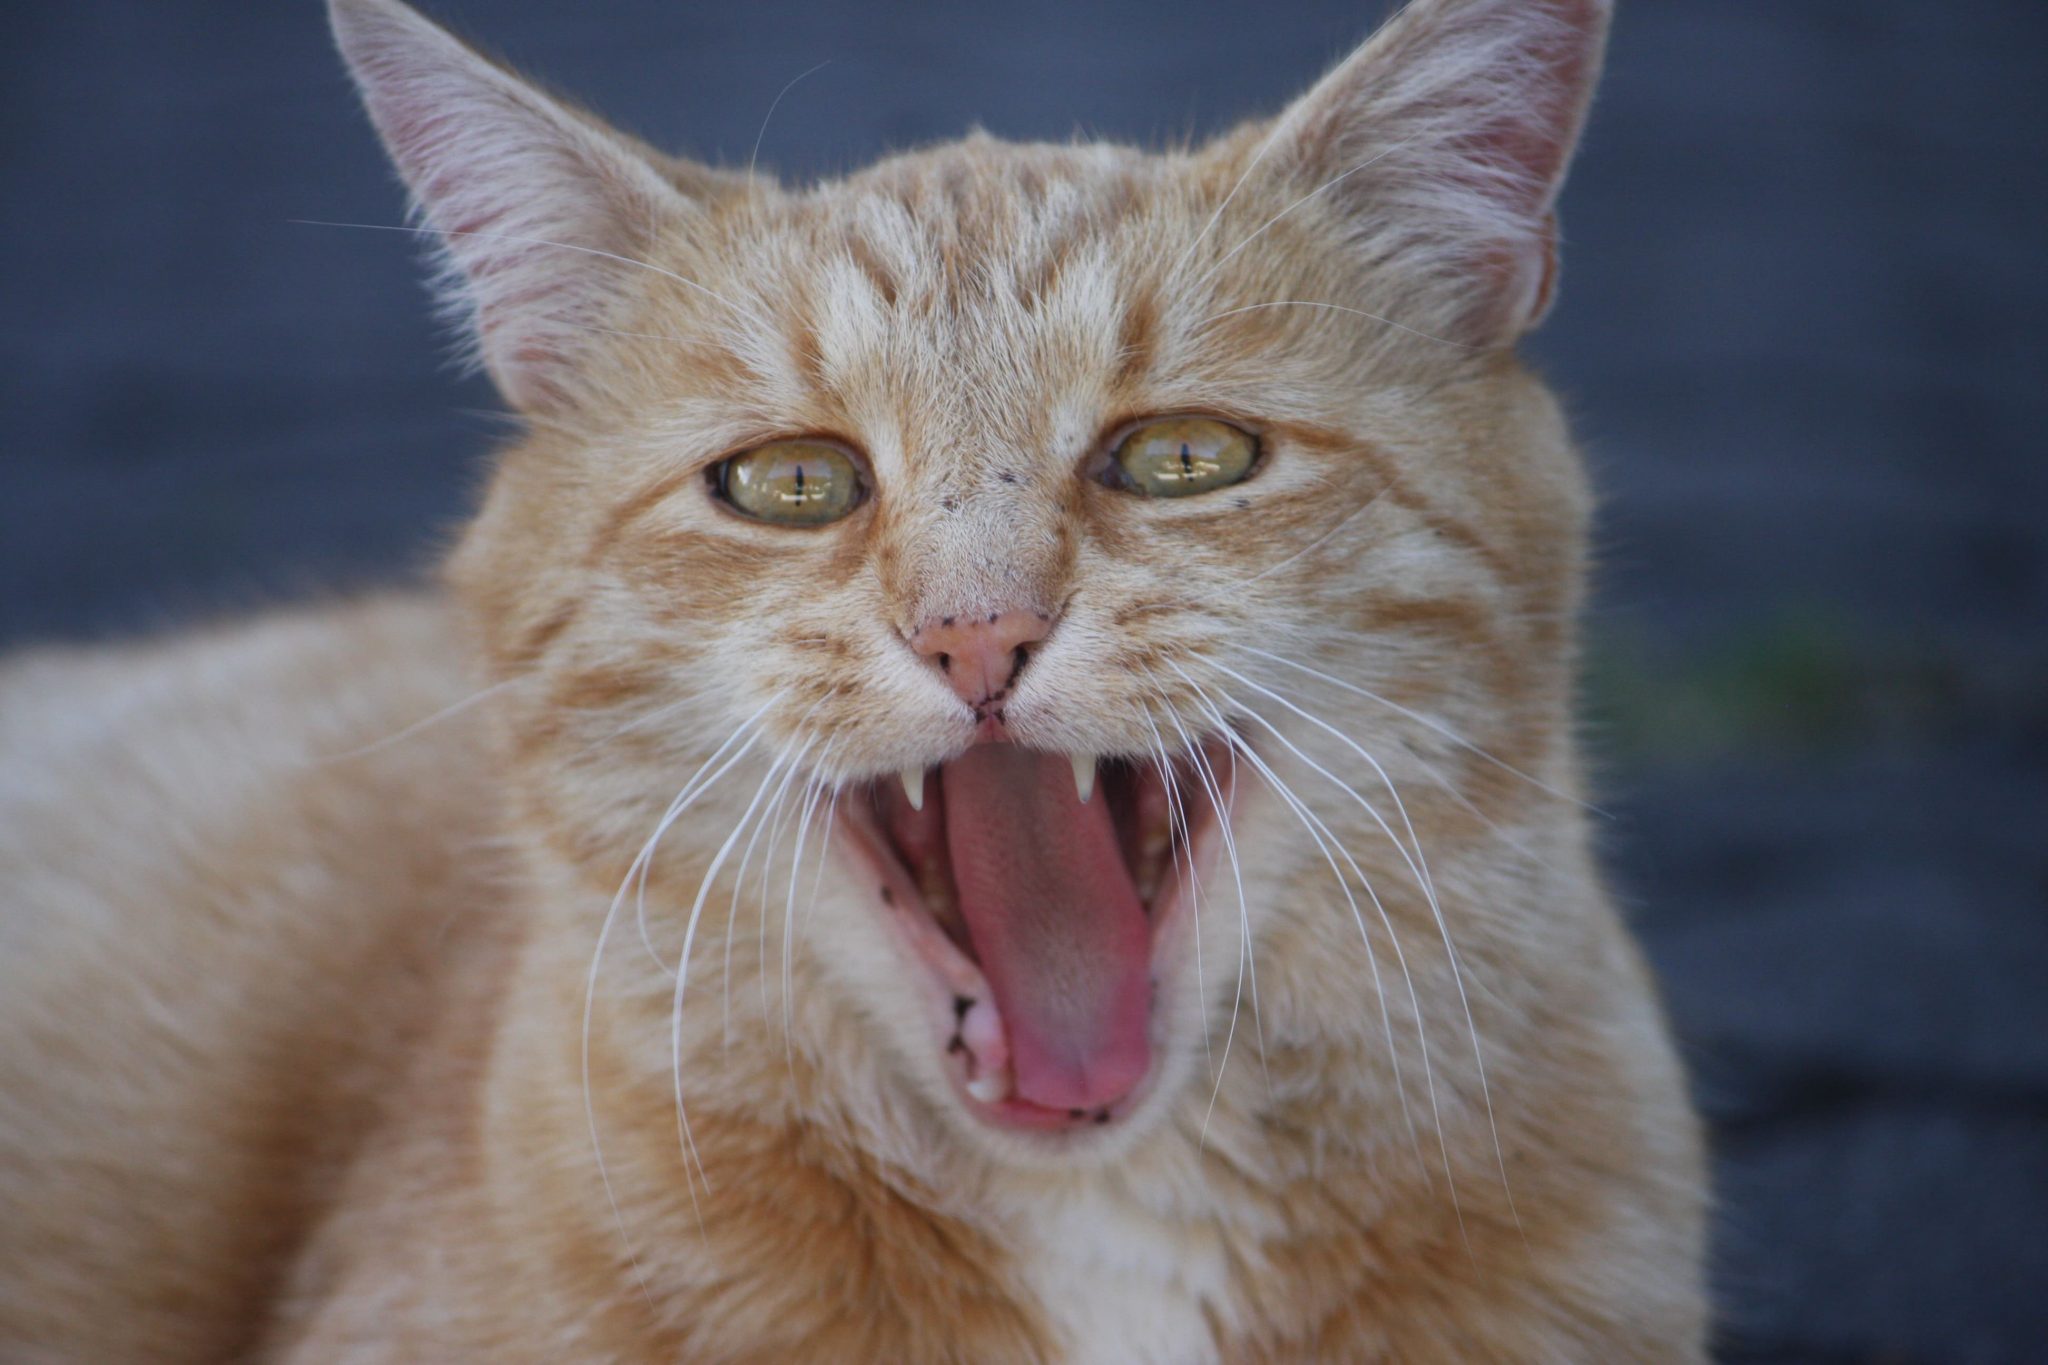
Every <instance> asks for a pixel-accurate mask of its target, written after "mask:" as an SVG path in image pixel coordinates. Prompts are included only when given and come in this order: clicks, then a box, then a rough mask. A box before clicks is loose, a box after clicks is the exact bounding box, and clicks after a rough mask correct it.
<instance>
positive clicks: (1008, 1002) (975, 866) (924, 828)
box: [842, 740, 1233, 1152]
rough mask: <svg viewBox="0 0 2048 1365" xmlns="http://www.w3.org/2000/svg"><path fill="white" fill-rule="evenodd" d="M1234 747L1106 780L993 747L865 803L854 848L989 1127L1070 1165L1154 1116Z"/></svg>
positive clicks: (975, 1111) (946, 1064)
mask: <svg viewBox="0 0 2048 1365" xmlns="http://www.w3.org/2000/svg"><path fill="white" fill-rule="evenodd" d="M1228 752H1229V751H1228V748H1227V745H1226V744H1225V743H1224V742H1223V741H1220V740H1219V741H1216V742H1214V743H1213V744H1211V745H1207V746H1204V748H1203V749H1202V750H1201V751H1200V754H1199V757H1198V758H1196V759H1193V760H1190V759H1185V758H1183V759H1179V760H1175V761H1173V762H1171V763H1165V764H1162V763H1161V762H1159V761H1157V760H1127V759H1106V760H1102V761H1100V762H1099V763H1097V764H1096V765H1095V766H1094V768H1093V772H1094V780H1093V782H1092V783H1090V782H1089V781H1088V778H1087V776H1086V772H1087V771H1088V770H1086V769H1083V768H1082V767H1080V766H1079V765H1076V764H1075V763H1074V762H1073V760H1071V759H1070V757H1069V756H1068V755H1066V754H1058V753H1044V752H1039V751H1034V750H1029V749H1023V748H1020V747H1017V746H1013V745H1008V744H995V745H989V744H982V745H976V746H974V747H973V748H970V749H969V750H967V751H966V752H965V753H963V754H961V755H960V756H959V757H957V758H955V759H953V760H952V761H950V762H947V763H943V764H940V765H939V766H938V767H937V768H935V769H931V770H929V771H928V772H926V773H925V774H923V776H922V779H921V780H920V781H917V782H913V781H910V780H899V779H898V778H896V777H891V778H888V779H885V780H882V781H877V782H874V783H871V784H869V785H867V786H866V787H864V788H861V789H858V790H857V792H855V793H851V795H855V796H856V797H857V799H854V800H851V801H848V802H847V803H845V805H844V806H843V807H842V809H848V808H850V809H849V816H850V818H849V819H848V820H847V821H846V828H847V830H848V831H849V833H850V835H851V840H850V842H851V844H852V845H853V847H854V848H855V849H856V850H857V856H858V859H859V862H860V864H861V865H862V866H863V867H864V868H865V869H866V870H867V871H868V872H869V873H870V874H871V875H872V877H873V881H872V888H873V893H874V898H875V903H876V910H877V913H878V914H879V916H880V917H881V919H882V920H883V921H884V922H885V923H886V924H888V925H889V926H890V929H891V931H892V933H893V935H894V937H895V938H896V940H897V942H898V943H899V945H900V946H901V947H902V948H903V949H904V953H903V956H904V957H905V958H906V959H907V962H908V967H907V970H908V972H909V974H910V975H911V976H912V977H913V978H915V979H916V982H917V985H918V987H920V988H921V989H920V994H921V996H922V999H921V1001H920V1004H921V1010H920V1012H921V1013H922V1014H923V1015H924V1016H925V1017H926V1019H927V1021H928V1024H929V1029H928V1032H929V1037H930V1046H931V1047H932V1048H933V1050H934V1054H935V1056H936V1057H937V1058H938V1060H939V1065H940V1067H941V1069H942V1070H943V1071H944V1073H945V1075H946V1077H947V1078H948V1082H949V1085H950V1089H951V1092H952V1095H953V1098H954V1100H955V1102H956V1103H957V1104H958V1106H959V1108H960V1110H961V1111H962V1112H963V1113H964V1114H965V1115H966V1116H968V1118H969V1119H970V1120H971V1121H972V1122H973V1123H974V1124H975V1125H976V1126H977V1127H982V1128H984V1129H987V1130H992V1131H993V1132H994V1133H1000V1134H1003V1135H1006V1136H1008V1137H1010V1138H1011V1139H1012V1140H1013V1141H1021V1142H1023V1143H1024V1144H1025V1145H1026V1146H1035V1147H1039V1148H1049V1149H1051V1150H1054V1151H1061V1152H1069V1151H1073V1150H1075V1149H1077V1148H1080V1147H1084V1146H1095V1145H1100V1144H1105V1143H1109V1144H1113V1143H1114V1142H1115V1141H1116V1140H1117V1139H1118V1138H1121V1137H1123V1136H1125V1135H1126V1134H1125V1132H1124V1131H1123V1130H1126V1129H1127V1128H1128V1127H1129V1126H1130V1121H1131V1119H1132V1117H1133V1116H1134V1115H1136V1114H1138V1113H1139V1112H1140V1111H1142V1110H1145V1109H1146V1108H1148V1104H1147V1101H1148V1100H1149V1099H1150V1098H1151V1097H1152V1096H1153V1095H1154V1094H1155V1093H1157V1091H1158V1089H1159V1085H1160V1079H1161V1076H1162V1074H1163V1073H1164V1072H1166V1071H1167V1070H1168V1069H1169V1068H1168V1065H1167V1063H1168V1062H1169V1060H1170V1059H1171V1058H1172V1057H1173V1056H1174V1055H1175V1054H1176V1053H1177V1052H1180V1051H1183V1050H1184V1049H1183V1048H1181V1047H1180V1046H1179V1044H1180V1043H1181V1042H1182V1041H1183V1040H1180V1039H1176V1038H1173V1037H1170V1036H1166V1033H1167V1024H1168V1022H1169V1018H1170V1012H1169V1011H1167V1010H1166V1009H1164V1008H1163V1003H1164V1001H1165V1000H1166V999H1167V998H1168V997H1169V994H1170V991H1169V989H1168V987H1169V986H1170V984H1171V982H1170V981H1169V976H1170V974H1171V973H1172V972H1173V971H1174V970H1175V968H1176V966H1177V963H1178V959H1179V957H1181V956H1183V955H1184V954H1182V953H1181V952H1180V951H1179V948H1180V945H1181V942H1182V940H1183V938H1184V932H1183V931H1184V927H1185V925H1186V924H1187V922H1188V921H1189V920H1190V919H1191V917H1192V915H1193V905H1192V898H1191V895H1190V888H1191V887H1192V886H1193V884H1194V875H1195V869H1197V868H1199V867H1201V866H1202V865H1203V864H1204V862H1205V860H1206V858H1207V857H1208V855H1209V851H1210V850H1209V846H1210V844H1211V843H1212V842H1213V840H1214V838H1215V836H1216V834H1217V832H1218V830H1219V827H1220V824H1221V821H1219V815H1218V813H1219V811H1227V810H1228V808H1229V806H1230V802H1231V799H1232V795H1233V792H1232V786H1233V782H1232V776H1233V772H1232V770H1233V765H1232V764H1231V763H1230V762H1229V761H1228ZM920 787H921V790H919V788H920ZM913 798H917V799H916V800H913Z"/></svg>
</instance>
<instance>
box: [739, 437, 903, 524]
mask: <svg viewBox="0 0 2048 1365" xmlns="http://www.w3.org/2000/svg"><path fill="white" fill-rule="evenodd" d="M709 472H710V477H711V486H712V489H713V490H714V491H715V492H716V493H717V494H718V496H719V497H721V498H723V499H725V501H726V502H727V503H729V504H731V505H732V507H733V508H734V509H735V510H737V511H739V512H740V513H742V514H743V515H745V516H749V517H752V518H753V519H754V520H755V521H766V522H772V523H774V524H775V525H777V526H823V525H825V524H826V523H827V522H832V521H837V520H839V519H840V518H841V517H843V516H845V515H846V514H847V513H848V512H851V511H852V510H853V509H854V508H856V507H858V506H859V505H860V501H861V498H862V497H863V496H864V495H865V493H866V485H865V483H864V482H863V481H862V478H861V471H860V466H859V465H857V464H855V463H854V459H853V457H852V456H851V455H848V454H847V453H846V452H845V451H844V450H841V449H840V448H839V447H837V446H834V445H827V444H826V443H825V442H823V441H771V442H769V443H768V444H767V445H764V446H756V447H754V448H753V449H752V450H743V451H741V452H740V453H739V454H737V455H729V456H727V457H726V458H725V459H723V460H720V461H719V462H718V463H717V464H715V465H713V466H711V469H710V471H709Z"/></svg>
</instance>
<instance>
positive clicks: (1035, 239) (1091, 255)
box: [763, 136, 1172, 444]
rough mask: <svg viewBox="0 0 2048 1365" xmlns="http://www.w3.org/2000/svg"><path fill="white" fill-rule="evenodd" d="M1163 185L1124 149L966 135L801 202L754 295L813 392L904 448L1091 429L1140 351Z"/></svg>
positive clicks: (1166, 181) (1146, 163) (1157, 163)
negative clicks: (881, 428) (1081, 423)
mask: <svg viewBox="0 0 2048 1365" xmlns="http://www.w3.org/2000/svg"><path fill="white" fill-rule="evenodd" d="M1171 191H1172V177H1171V176H1170V174H1169V173H1168V172H1167V170H1166V169H1165V167H1164V166H1163V165H1162V164H1161V159H1159V158H1155V157H1149V156H1146V155H1144V154H1141V153H1138V152H1135V151H1131V150H1129V149H1124V148H1115V147H1055V146H1032V145H1017V144H1010V143H1004V142H999V141H997V140H995V139H993V138H988V137H986V136H977V137H974V138H970V139H967V140H964V141H961V142H957V143H952V144H948V145H946V146H944V147H940V148H936V149H932V150H929V151H925V152H919V153H913V154H909V155H905V156H899V157H896V158H892V159H891V160H888V161H885V162H882V163H880V164H879V165H877V166H875V167H873V168H871V169H869V170H867V171H865V172H862V173H860V174H858V175H856V176H853V177H851V178H849V179H847V180H845V181H841V182H836V183H833V184H830V185H827V186H823V187H819V188H817V189H815V190H811V191H807V192H806V193H805V194H803V195H802V196H798V197H795V198H794V199H793V200H792V201H791V202H790V203H789V205H788V208H787V217H786V219H785V220H784V223H783V224H782V226H781V230H780V231H779V232H778V233H777V247H776V252H775V254H776V255H779V256H780V258H781V264H780V267H779V269H777V270H776V271H775V275H776V278H775V279H774V280H773V281H772V283H770V282H765V281H764V282H763V284H764V285H765V286H766V287H769V288H772V289H773V291H774V293H775V296H776V297H777V301H778V303H779V304H780V307H779V309H778V312H779V314H780V316H781V317H782V318H783V319H784V320H785V322H786V325H787V326H788V328H789V329H790V331H791V333H792V334H793V335H796V336H797V337H798V338H799V339H798V341H797V343H796V344H797V345H798V347H799V348H800V349H801V351H802V353H803V355H802V359H803V364H804V367H805V370H806V379H807V383H808V384H809V385H810V386H813V387H815V388H816V389H819V390H822V391H823V392H825V393H827V394H829V395H830V396H831V397H832V398H833V399H834V400H836V401H839V402H843V403H846V404H848V405H849V407H850V408H851V409H852V410H853V411H854V412H855V413H857V414H859V415H861V416H863V417H865V418H867V419H869V420H870V421H872V422H873V423H875V424H877V425H887V426H890V427H894V428H896V429H897V430H898V431H899V432H900V435H901V436H902V438H903V439H904V440H905V441H906V442H907V443H910V444H925V443H926V442H927V441H930V440H938V439H945V438H947V437H961V436H965V435H966V434H968V433H969V432H970V431H972V430H975V429H983V430H986V429H988V428H991V427H994V428H998V429H1002V430H1005V431H1008V432H1013V433H1021V432H1024V431H1039V432H1044V431H1045V430H1046V429H1047V428H1048V427H1049V426H1058V425H1061V424H1063V422H1064V421H1065V420H1067V417H1068V415H1069V414H1070V413H1071V414H1081V413H1086V414H1089V416H1088V417H1087V418H1086V420H1089V421H1093V420H1094V415H1095V414H1097V413H1099V411H1100V410H1101V409H1102V407H1103V406H1105V405H1106V404H1110V403H1112V402H1113V401H1114V398H1113V394H1112V392H1111V391H1112V390H1113V389H1114V388H1115V387H1116V386H1117V384H1118V383H1119V382H1120V380H1121V379H1125V378H1128V377H1129V374H1130V372H1131V368H1132V366H1131V361H1132V359H1133V358H1134V356H1135V355H1136V354H1137V353H1138V352H1139V351H1140V350H1142V347H1143V342H1144V340H1145V338H1144V337H1143V336H1142V335H1140V333H1141V332H1142V331H1143V330H1144V329H1143V328H1142V327H1136V326H1134V320H1136V319H1139V318H1141V317H1145V316H1149V314H1150V312H1151V311H1152V310H1153V307H1154V305H1153V303H1152V302H1151V301H1152V299H1153V298H1154V296H1155V294H1156V292H1157V291H1156V284H1155V278H1154V277H1155V275H1156V271H1157V262H1156V260H1155V259H1154V257H1156V255H1157V252H1156V251H1151V252H1147V251H1145V250H1142V249H1140V246H1139V245H1138V244H1139V243H1140V242H1141V241H1143V240H1147V239H1149V240H1152V241H1153V242H1154V243H1155V244H1156V243H1157V241H1158V240H1159V239H1160V238H1161V234H1160V233H1159V232H1158V231H1157V229H1156V227H1152V228H1148V227H1147V226H1146V224H1147V223H1149V222H1150V221H1151V220H1152V219H1153V218H1155V217H1156V216H1157V215H1158V213H1159V212H1160V211H1161V209H1162V205H1161V203H1160V201H1161V199H1162V198H1163V197H1165V196H1168V195H1170V194H1171ZM1072 420H1083V419H1082V418H1081V417H1080V416H1078V415H1075V416H1073V418H1072Z"/></svg>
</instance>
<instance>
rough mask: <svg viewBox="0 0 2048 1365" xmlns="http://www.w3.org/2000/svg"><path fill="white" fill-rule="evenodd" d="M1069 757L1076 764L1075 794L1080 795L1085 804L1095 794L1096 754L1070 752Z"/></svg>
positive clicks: (1082, 802)
mask: <svg viewBox="0 0 2048 1365" xmlns="http://www.w3.org/2000/svg"><path fill="white" fill-rule="evenodd" d="M1067 757H1068V758H1069V759H1071V760H1072V761H1073V764H1074V795H1076V796H1078V797H1080V798H1081V804H1082V805H1084V806H1085V805H1087V804H1088V798H1089V797H1091V796H1093V795H1094V794H1095V755H1093V754H1069V755H1067Z"/></svg>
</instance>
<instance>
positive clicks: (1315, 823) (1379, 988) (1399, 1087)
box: [1246, 752, 1443, 1180]
mask: <svg viewBox="0 0 2048 1365" xmlns="http://www.w3.org/2000/svg"><path fill="white" fill-rule="evenodd" d="M1246 759H1247V760H1248V761H1249V762H1250V763H1252V765H1253V766H1254V767H1255V768H1257V769H1258V770H1259V772H1260V774H1261V775H1262V776H1263V777H1264V778H1265V779H1266V781H1267V782H1268V783H1269V784H1270V785H1271V786H1272V788H1273V793H1274V795H1276V796H1278V797H1279V798H1280V799H1281V801H1282V802H1284V803H1285V804H1286V806H1287V808H1288V810H1290V811H1291V812H1293V814H1294V817H1295V818H1296V819H1297V820H1299V821H1301V825H1302V828H1303V829H1305V830H1306V831H1308V837H1309V838H1310V840H1312V841H1313V842H1314V843H1315V846H1316V851H1317V852H1319V853H1321V854H1322V855H1323V861H1324V862H1325V863H1327V864H1329V867H1330V875H1331V876H1332V877H1333V878H1335V879H1336V882H1337V890H1338V891H1339V892H1340V893H1341V894H1342V895H1343V897H1344V903H1345V904H1346V905H1347V906H1348V907H1349V908H1350V910H1351V919H1352V922H1353V923H1354V924H1356V925H1357V926H1358V937H1359V942H1360V943H1362V944H1363V945H1364V947H1365V962H1366V967H1367V969H1368V970H1369V971H1370V972H1371V973H1372V987H1373V994H1374V995H1375V996H1376V997H1377V998H1378V1000H1379V1003H1380V1024H1381V1027H1382V1028H1383V1029H1384V1030H1385V1032H1386V1036H1387V1060H1388V1063H1389V1064H1390V1065H1391V1066H1392V1068H1393V1072H1394V1095H1395V1098H1396V1099H1397V1100H1398V1101H1399V1102H1400V1106H1401V1118H1402V1121H1403V1123H1404V1124H1405V1126H1406V1127H1407V1129H1408V1141H1409V1145H1410V1146H1411V1147H1413V1148H1414V1150H1415V1162H1416V1165H1417V1166H1418V1167H1419V1168H1420V1169H1421V1171H1422V1174H1423V1178H1424V1179H1425V1180H1427V1179H1429V1162H1428V1161H1427V1160H1426V1159H1424V1157H1423V1155H1422V1139H1421V1136H1420V1135H1419V1133H1418V1132H1417V1130H1416V1127H1415V1116H1414V1113H1413V1111H1411V1110H1410V1108H1409V1105H1408V1084H1407V1082H1406V1080H1404V1079H1403V1077H1402V1074H1401V1048H1400V1044H1399V1043H1398V1042H1397V1041H1396V1040H1395V1037H1394V1017H1393V1013H1392V1011H1391V1010H1390V1009H1389V1008H1388V1004H1387V993H1386V987H1385V985H1384V983H1383V982H1382V981H1381V979H1380V965H1379V954H1378V953H1376V952H1374V951H1373V946H1372V934H1371V932H1370V931H1369V930H1368V929H1367V928H1366V925H1365V916H1364V914H1363V912H1361V911H1360V910H1359V908H1358V898H1357V897H1356V896H1354V895H1352V893H1351V884H1350V882H1349V881H1347V880H1346V879H1345V876H1344V872H1343V870H1342V869H1340V868H1339V867H1338V866H1337V859H1336V857H1335V856H1333V855H1332V854H1331V852H1330V850H1331V847H1332V846H1333V845H1334V846H1335V848H1336V850H1337V852H1338V853H1341V854H1343V855H1344V861H1345V863H1346V864H1347V865H1348V866H1349V867H1350V868H1351V870H1352V872H1353V873H1354V874H1355V875H1356V876H1357V878H1358V882H1359V885H1360V886H1362V887H1364V888H1365V894H1366V898H1367V899H1368V900H1370V901H1371V902H1372V907H1373V910H1374V912H1375V913H1376V914H1377V915H1378V916H1379V920H1380V924H1381V925H1382V926H1383V927H1384V928H1385V929H1386V931H1387V941H1388V943H1389V944H1390V945H1391V946H1392V947H1393V949H1394V960H1395V962H1396V963H1397V964H1398V965H1399V967H1400V968H1401V978H1402V980H1403V982H1404V983H1406V985H1407V988H1408V1003H1409V1008H1410V1009H1412V1010H1413V1011H1414V1013H1415V1027H1416V1037H1417V1041H1418V1042H1419V1043H1420V1045H1421V1048H1422V1064H1423V1076H1424V1081H1425V1084H1426V1085H1429V1086H1431V1112H1432V1113H1434V1112H1435V1096H1434V1089H1433V1082H1431V1080H1430V1070H1429V1038H1428V1035H1427V1033H1426V1032H1425V1031H1424V1024H1423V1015H1422V998H1421V996H1420V995H1419V994H1418V993H1417V991H1416V989H1415V978H1414V976H1413V974H1412V973H1411V972H1410V971H1409V969H1408V959H1407V954H1406V953H1404V952H1403V951H1402V949H1401V938H1400V935H1399V934H1397V933H1396V932H1395V931H1394V922H1393V918H1392V917H1391V916H1390V915H1388V913H1387V909H1386V906H1385V905H1383V904H1382V903H1381V902H1380V898H1379V893H1378V892H1376V891H1375V890H1374V889H1373V885H1372V879H1371V878H1369V877H1367V876H1366V875H1365V871H1364V869H1363V868H1361V867H1359V866H1358V863H1357V861H1356V860H1355V859H1353V858H1352V856H1351V854H1350V851H1349V850H1348V849H1346V848H1345V847H1344V846H1343V844H1342V843H1341V841H1338V840H1337V837H1336V834H1335V832H1334V831H1332V830H1331V829H1330V828H1329V826H1328V825H1326V824H1324V823H1323V822H1322V820H1321V819H1320V818H1319V817H1318V816H1316V815H1315V813H1314V812H1313V811H1311V810H1309V809H1308V805H1307V803H1306V802H1304V801H1303V800H1302V799H1301V798H1300V797H1299V796H1297V795H1296V794H1295V792H1294V790H1293V789H1292V788H1291V787H1289V786H1288V785H1287V784H1286V783H1285V782H1283V781H1281V780H1280V776H1279V774H1277V773H1275V772H1273V771H1272V769H1271V767H1270V766H1269V765H1267V764H1266V763H1265V762H1264V760H1262V759H1260V758H1259V757H1258V755H1256V754H1254V753H1249V752H1247V754H1246ZM1437 1131H1438V1135H1439V1136H1440V1137H1441V1135H1442V1131H1443V1129H1442V1125H1441V1123H1439V1125H1438V1129H1437Z"/></svg>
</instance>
